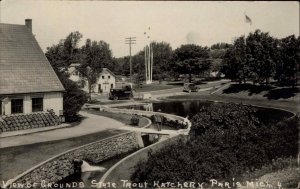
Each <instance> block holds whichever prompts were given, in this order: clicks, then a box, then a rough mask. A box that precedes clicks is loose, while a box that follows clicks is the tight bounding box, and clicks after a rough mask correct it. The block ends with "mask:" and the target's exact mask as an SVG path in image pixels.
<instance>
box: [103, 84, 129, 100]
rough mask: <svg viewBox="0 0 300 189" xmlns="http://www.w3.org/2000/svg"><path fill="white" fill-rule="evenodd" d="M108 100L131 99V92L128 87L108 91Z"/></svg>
mask: <svg viewBox="0 0 300 189" xmlns="http://www.w3.org/2000/svg"><path fill="white" fill-rule="evenodd" d="M108 98H109V99H110V100H121V99H132V98H133V92H132V89H131V87H130V86H125V87H123V88H115V89H110V92H109V97H108Z"/></svg>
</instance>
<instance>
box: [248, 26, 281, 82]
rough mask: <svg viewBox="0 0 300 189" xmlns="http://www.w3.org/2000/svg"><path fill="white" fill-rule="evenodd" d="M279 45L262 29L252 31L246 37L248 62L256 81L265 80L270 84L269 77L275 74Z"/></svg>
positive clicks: (253, 78) (252, 76)
mask: <svg viewBox="0 0 300 189" xmlns="http://www.w3.org/2000/svg"><path fill="white" fill-rule="evenodd" d="M277 45H278V43H277V40H275V39H274V38H273V37H271V36H270V35H269V33H264V32H261V31H260V30H256V31H255V32H254V33H250V34H249V35H248V37H247V38H246V46H247V62H248V64H249V67H250V70H251V78H252V80H253V81H254V82H259V83H263V82H264V81H265V82H266V84H268V80H269V78H270V77H273V76H274V74H275V65H276V64H275V62H276V59H277V58H278V56H277V55H278V50H277V49H278V48H277Z"/></svg>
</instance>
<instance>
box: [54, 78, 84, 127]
mask: <svg viewBox="0 0 300 189" xmlns="http://www.w3.org/2000/svg"><path fill="white" fill-rule="evenodd" d="M58 76H59V79H60V81H61V82H62V84H63V86H64V88H65V89H66V91H65V93H64V95H63V106H64V116H65V118H66V121H68V122H72V121H76V120H77V119H78V116H77V113H78V112H79V111H80V110H81V107H82V106H83V105H84V104H85V103H86V102H87V96H86V93H85V92H84V91H83V90H81V89H79V87H78V85H77V84H76V83H75V82H74V81H72V80H70V79H69V78H67V77H66V76H65V75H63V74H60V75H58Z"/></svg>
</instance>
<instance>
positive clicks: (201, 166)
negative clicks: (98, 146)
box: [132, 104, 299, 183]
mask: <svg viewBox="0 0 300 189" xmlns="http://www.w3.org/2000/svg"><path fill="white" fill-rule="evenodd" d="M255 112H256V109H255V108H253V107H251V106H244V105H241V104H240V105H237V104H218V105H215V106H210V107H204V108H202V109H201V110H200V111H199V113H198V114H196V115H195V116H194V117H193V118H192V128H191V133H190V136H191V137H190V139H189V140H188V141H187V142H183V141H181V142H177V143H175V144H173V145H172V146H169V147H167V148H164V149H162V150H160V151H159V152H157V153H155V154H152V153H151V154H149V158H148V160H147V161H146V162H140V163H139V164H138V165H137V166H136V170H135V172H134V174H133V175H132V180H133V181H135V182H144V181H147V182H150V183H151V182H153V181H163V182H167V181H170V182H177V181H195V182H197V181H205V180H209V179H210V178H216V179H226V178H227V179H229V178H233V177H235V178H237V176H239V175H241V174H242V173H244V172H252V171H254V170H256V169H259V168H261V167H262V166H264V165H266V164H270V163H272V161H274V159H276V158H281V157H289V156H293V157H295V156H296V154H297V146H298V133H299V117H298V116H295V117H294V118H291V119H286V120H283V121H282V122H280V123H277V124H273V123H272V124H271V125H265V124H263V123H262V122H260V120H258V119H257V118H256V117H255V116H254V115H255Z"/></svg>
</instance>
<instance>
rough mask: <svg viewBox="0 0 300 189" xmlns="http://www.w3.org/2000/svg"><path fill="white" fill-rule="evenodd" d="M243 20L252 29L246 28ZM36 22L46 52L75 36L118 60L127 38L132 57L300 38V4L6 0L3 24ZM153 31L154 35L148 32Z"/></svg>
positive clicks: (125, 49) (123, 50)
mask: <svg viewBox="0 0 300 189" xmlns="http://www.w3.org/2000/svg"><path fill="white" fill-rule="evenodd" d="M245 14H246V15H247V16H249V18H250V19H251V20H252V25H250V24H249V23H246V22H245ZM26 18H31V19H32V20H33V33H34V34H35V35H36V38H37V40H38V42H39V44H40V45H41V47H42V48H43V50H44V51H45V49H46V47H48V46H51V45H53V44H56V43H58V41H59V40H60V39H63V38H65V37H66V36H67V35H68V34H69V33H70V32H72V31H79V32H80V33H82V34H83V39H82V41H81V44H83V43H84V41H85V40H86V39H87V38H90V39H92V40H97V41H99V40H104V41H106V42H107V43H109V44H110V47H111V49H112V51H113V55H114V56H115V57H120V56H125V55H128V52H129V48H128V45H125V38H126V37H130V36H133V37H136V38H137V42H136V43H137V44H136V45H134V46H133V48H132V51H133V53H136V52H138V51H140V50H141V49H142V48H143V46H144V45H145V43H146V42H147V38H146V35H144V32H147V35H149V36H150V39H151V40H155V41H166V42H168V43H170V44H171V46H172V48H173V49H174V48H177V47H179V46H180V45H181V44H187V43H195V44H198V45H202V46H210V45H212V44H214V43H217V42H227V43H231V42H232V40H233V39H234V38H235V37H238V36H241V35H243V34H246V33H249V32H250V31H254V30H255V29H261V30H262V31H264V32H269V33H270V34H271V35H272V36H274V37H277V38H283V37H286V36H289V35H292V34H295V35H297V36H298V35H299V3H298V2H296V1H294V2H278V1H276V2H191V1H186V2H182V1H175V2H171V1H161V2H158V1H155V2H143V1H128V2H124V1H30V0H2V2H1V22H2V23H10V24H24V19H26ZM148 27H150V30H148Z"/></svg>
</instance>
